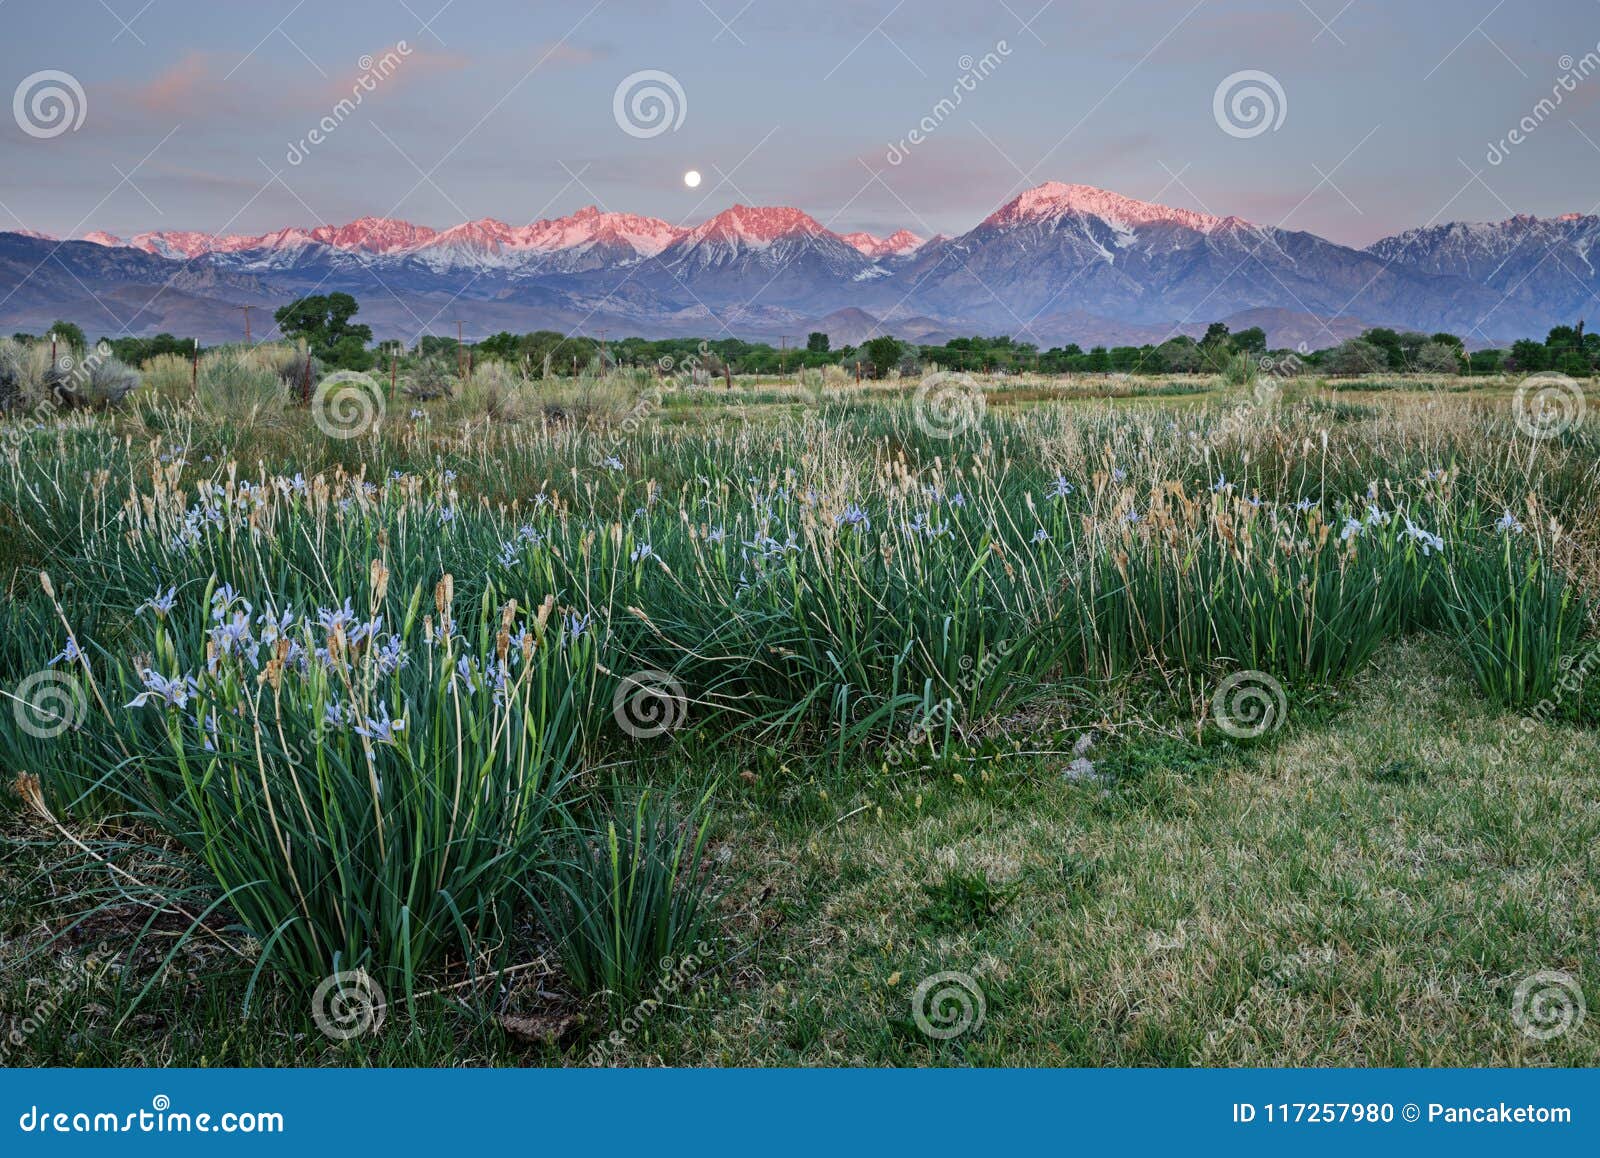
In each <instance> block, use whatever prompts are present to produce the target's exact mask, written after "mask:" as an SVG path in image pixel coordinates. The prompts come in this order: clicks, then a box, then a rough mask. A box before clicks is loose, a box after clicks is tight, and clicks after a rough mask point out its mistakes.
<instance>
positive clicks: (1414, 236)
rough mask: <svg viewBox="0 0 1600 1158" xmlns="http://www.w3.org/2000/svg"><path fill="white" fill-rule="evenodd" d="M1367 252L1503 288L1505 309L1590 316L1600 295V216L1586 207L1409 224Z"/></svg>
mask: <svg viewBox="0 0 1600 1158" xmlns="http://www.w3.org/2000/svg"><path fill="white" fill-rule="evenodd" d="M1367 252H1368V253H1370V254H1372V255H1373V256H1375V257H1378V258H1381V259H1382V260H1384V261H1386V262H1391V263H1393V264H1395V265H1397V266H1402V267H1404V268H1406V269H1412V270H1417V271H1420V272H1423V273H1430V274H1438V275H1442V276H1452V277H1461V278H1466V279H1468V280H1470V281H1473V282H1476V283H1478V284H1479V285H1484V286H1488V287H1489V288H1490V289H1493V290H1495V291H1496V292H1498V293H1500V294H1501V295H1502V298H1503V299H1504V301H1505V303H1506V304H1505V306H1503V307H1501V308H1509V309H1518V310H1529V309H1533V310H1540V311H1550V310H1554V311H1556V313H1557V314H1558V315H1559V320H1560V321H1564V322H1568V323H1570V322H1573V321H1576V320H1577V319H1578V318H1580V317H1583V316H1584V315H1585V311H1588V312H1589V313H1591V314H1592V313H1593V311H1594V307H1595V305H1596V295H1597V294H1600V265H1597V263H1600V217H1594V216H1587V215H1584V214H1581V213H1568V214H1564V215H1563V216H1561V217H1551V218H1539V217H1526V216H1517V217H1512V218H1509V219H1507V220H1505V221H1498V222H1489V223H1477V222H1475V223H1468V222H1459V221H1458V222H1452V223H1450V224H1448V225H1433V226H1428V227H1425V228H1422V229H1410V230H1407V231H1406V232H1404V233H1400V234H1396V235H1395V236H1393V237H1385V238H1383V239H1382V240H1381V241H1377V242H1374V243H1373V244H1372V245H1370V246H1368V247H1367ZM1540 336H1542V335H1540Z"/></svg>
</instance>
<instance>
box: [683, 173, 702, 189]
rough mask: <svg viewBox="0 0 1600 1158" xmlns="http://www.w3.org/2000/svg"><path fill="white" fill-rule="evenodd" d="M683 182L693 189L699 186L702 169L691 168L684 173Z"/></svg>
mask: <svg viewBox="0 0 1600 1158" xmlns="http://www.w3.org/2000/svg"><path fill="white" fill-rule="evenodd" d="M683 183H684V184H685V185H687V186H689V188H691V189H695V188H698V187H699V185H700V170H698V169H690V170H689V171H688V172H687V173H685V174H684V175H683Z"/></svg>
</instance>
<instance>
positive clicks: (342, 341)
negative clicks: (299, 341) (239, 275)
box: [272, 293, 372, 370]
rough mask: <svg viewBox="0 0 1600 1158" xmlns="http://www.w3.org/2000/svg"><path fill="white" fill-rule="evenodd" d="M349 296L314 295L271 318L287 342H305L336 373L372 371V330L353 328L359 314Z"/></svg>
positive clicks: (343, 294) (337, 294) (336, 294)
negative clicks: (369, 348)
mask: <svg viewBox="0 0 1600 1158" xmlns="http://www.w3.org/2000/svg"><path fill="white" fill-rule="evenodd" d="M360 310H361V306H360V305H359V304H358V303H357V302H356V299H355V298H353V297H351V296H350V295H349V294H346V293H332V294H326V295H324V294H313V295H312V296H310V297H305V298H299V299H297V300H295V301H292V302H290V303H289V304H288V305H286V306H284V307H283V308H282V309H280V310H278V311H277V312H275V313H274V314H273V315H272V318H273V321H275V322H277V323H278V330H279V332H280V333H282V334H283V336H284V337H286V338H304V339H305V341H306V344H307V345H308V346H310V347H311V352H312V353H313V354H315V355H316V356H317V357H318V358H320V359H321V360H322V361H323V362H324V363H325V364H327V365H328V366H331V367H333V368H334V369H337V370H370V369H371V368H372V352H371V351H370V350H368V349H367V343H368V342H370V341H372V327H370V326H360V325H352V324H351V322H350V319H351V318H353V317H355V315H356V314H357V313H358V312H360Z"/></svg>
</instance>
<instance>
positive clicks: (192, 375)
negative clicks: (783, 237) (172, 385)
mask: <svg viewBox="0 0 1600 1158" xmlns="http://www.w3.org/2000/svg"><path fill="white" fill-rule="evenodd" d="M189 392H190V393H191V394H193V395H194V396H195V397H196V398H198V397H200V339H199V338H196V339H195V340H194V361H192V362H191V363H190V364H189Z"/></svg>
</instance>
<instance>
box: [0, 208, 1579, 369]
mask: <svg viewBox="0 0 1600 1158" xmlns="http://www.w3.org/2000/svg"><path fill="white" fill-rule="evenodd" d="M4 236H6V237H9V238H10V239H12V240H11V241H10V242H9V243H8V245H9V248H11V249H17V250H19V252H20V250H22V249H27V248H28V247H30V246H31V247H35V249H36V251H37V255H38V256H39V257H40V258H41V259H45V258H47V255H48V254H49V253H51V252H53V250H51V249H50V248H49V247H51V246H55V247H58V248H59V247H71V248H72V249H73V250H74V251H75V252H76V253H77V255H78V256H77V258H76V259H75V260H76V264H78V265H80V266H82V267H83V268H84V269H85V270H86V271H88V273H87V276H88V279H89V280H85V281H83V282H82V285H81V287H80V288H81V290H82V291H83V292H82V293H80V294H78V295H77V296H78V297H80V298H82V299H83V308H84V310H85V312H93V313H97V314H104V315H109V316H107V317H105V319H104V324H105V325H106V326H107V328H108V329H109V330H112V331H115V329H116V327H117V325H119V324H120V325H127V324H130V320H129V319H127V318H123V317H119V316H117V315H116V313H115V311H112V310H108V309H101V308H97V307H94V305H93V303H92V302H90V301H89V300H88V299H89V298H94V297H96V295H97V294H98V293H99V292H100V289H107V290H108V289H110V288H111V287H113V286H124V285H127V284H128V283H130V282H131V283H134V284H139V283H141V281H154V280H173V279H178V278H183V279H187V280H186V281H185V283H184V284H185V285H186V286H191V287H192V286H193V285H194V278H195V275H196V273H197V271H200V270H210V271H213V272H214V280H213V281H211V282H206V283H203V284H202V285H201V287H200V292H201V295H202V296H201V298H200V299H199V300H202V301H203V300H204V298H203V295H204V293H205V292H211V293H214V294H216V295H217V302H216V305H217V309H216V311H215V313H216V319H215V322H214V323H212V322H208V328H207V330H206V332H203V333H201V334H200V336H201V337H203V338H207V337H211V336H212V335H211V333H210V329H211V328H216V329H223V330H227V329H231V328H232V326H233V324H234V323H235V321H236V310H235V307H236V306H237V305H240V304H257V305H263V306H264V305H267V304H275V303H278V302H281V301H287V300H289V299H291V298H292V297H294V296H297V295H299V294H302V293H306V292H312V291H314V290H316V291H320V292H327V291H329V290H335V289H338V290H344V291H347V292H353V293H357V294H358V295H363V305H364V306H366V307H369V308H368V312H366V313H364V314H363V318H364V319H365V318H366V317H367V316H368V314H369V313H376V314H378V315H380V316H378V317H377V318H376V319H375V324H374V330H375V332H377V333H379V334H380V336H396V337H415V335H414V334H407V333H406V330H407V329H408V328H409V329H415V328H416V326H417V324H418V323H419V322H420V321H421V320H422V319H427V318H430V317H433V316H436V314H437V312H438V310H439V308H440V306H441V305H443V306H450V303H457V306H458V307H459V308H462V309H465V310H467V311H468V312H471V313H475V314H478V315H482V316H483V318H484V319H485V324H488V319H489V318H490V317H491V316H492V317H493V318H494V319H495V320H496V324H497V325H498V326H499V328H514V327H516V326H522V327H523V328H539V327H540V326H545V327H547V328H559V329H566V328H568V327H570V326H574V325H576V326H584V325H593V326H596V327H598V326H602V325H604V326H608V327H611V328H614V329H628V330H631V331H633V332H639V333H647V332H655V333H659V334H662V335H663V336H666V335H668V334H678V333H686V332H687V333H693V332H703V331H707V330H709V331H710V332H712V333H717V332H738V333H740V334H749V335H751V336H774V335H777V334H784V333H794V332H798V331H799V329H800V327H802V326H804V325H809V324H811V323H812V322H815V321H816V320H817V319H819V318H826V317H828V316H830V315H836V314H839V313H840V312H841V311H848V310H859V311H861V314H862V316H863V317H866V318H871V319H874V323H873V324H878V325H882V326H885V327H889V328H892V327H893V326H894V325H895V324H897V323H904V324H906V325H913V324H915V325H916V326H918V327H925V328H927V329H928V330H929V332H951V333H975V332H979V331H983V332H988V333H1012V334H1013V335H1014V336H1016V337H1018V338H1019V339H1022V340H1027V341H1034V342H1037V343H1041V344H1044V343H1050V342H1058V343H1059V342H1065V341H1077V342H1079V344H1080V345H1086V344H1091V343H1094V342H1096V341H1097V340H1098V339H1097V337H1096V335H1097V334H1104V335H1106V336H1107V339H1108V340H1111V339H1112V337H1113V336H1117V337H1120V336H1123V335H1132V334H1160V333H1163V332H1165V333H1169V334H1175V333H1180V332H1187V331H1188V329H1189V328H1190V327H1192V326H1194V325H1196V324H1199V323H1205V322H1209V321H1211V320H1215V319H1218V318H1226V317H1230V316H1241V317H1243V316H1250V315H1251V314H1252V311H1254V312H1255V313H1256V314H1258V315H1259V316H1261V317H1263V318H1266V319H1269V320H1273V322H1274V324H1275V325H1277V326H1278V327H1279V328H1280V329H1281V331H1282V332H1283V334H1284V335H1285V336H1286V337H1287V336H1289V335H1291V334H1292V335H1294V337H1295V340H1296V342H1298V341H1303V340H1308V338H1307V335H1308V334H1309V335H1310V337H1311V339H1318V338H1319V336H1320V340H1321V342H1322V343H1325V344H1333V343H1334V342H1335V341H1337V340H1338V339H1339V338H1340V337H1342V336H1346V335H1347V334H1348V332H1349V330H1350V328H1351V326H1353V325H1356V324H1358V323H1359V324H1371V325H1380V324H1381V325H1392V326H1398V327H1405V328H1412V329H1422V330H1427V331H1429V332H1432V331H1434V330H1445V329H1447V330H1451V331H1452V332H1456V333H1460V334H1461V335H1462V336H1463V337H1465V338H1466V339H1468V340H1469V341H1470V342H1472V343H1474V344H1478V345H1482V344H1489V343H1499V342H1502V341H1505V340H1509V339H1511V338H1514V337H1522V336H1535V337H1537V336H1542V335H1543V333H1544V332H1546V331H1547V330H1548V328H1549V327H1550V325H1553V324H1558V323H1562V322H1568V323H1570V322H1571V321H1574V320H1576V317H1577V316H1581V311H1583V310H1585V309H1587V308H1589V307H1590V306H1592V305H1593V303H1594V302H1595V301H1596V300H1597V293H1600V273H1597V269H1596V266H1597V265H1600V261H1597V260H1596V259H1600V217H1594V216H1590V215H1583V214H1564V215H1562V216H1560V217H1556V218H1537V217H1530V216H1527V215H1518V216H1514V217H1512V218H1509V219H1507V220H1506V221H1503V222H1499V223H1477V224H1472V223H1448V224H1444V225H1438V226H1426V227H1422V228H1420V229H1415V230H1407V231H1403V232H1401V233H1398V234H1395V235H1393V236H1392V237H1388V238H1383V239H1380V240H1379V241H1377V242H1374V243H1373V244H1372V245H1370V246H1367V247H1365V248H1364V249H1355V248H1352V247H1349V246H1343V245H1339V244H1337V243H1334V242H1331V241H1327V240H1326V239H1323V238H1321V237H1318V236H1316V235H1315V234H1311V233H1308V232H1304V231H1293V230H1282V229H1276V228H1273V227H1270V226H1262V225H1258V224H1254V223H1251V222H1249V221H1246V220H1244V219H1242V218H1239V217H1236V216H1219V215H1216V214H1212V213H1201V212H1196V211H1194V210H1189V209H1182V208H1177V207H1172V206H1166V205H1161V204H1158V203H1155V202H1149V201H1140V200H1138V199H1136V198H1131V197H1126V196H1123V195H1122V194H1119V193H1115V192H1113V191H1110V190H1106V189H1101V188H1098V187H1096V186H1091V185H1081V184H1065V183H1062V182H1055V181H1049V182H1045V183H1044V184H1042V185H1039V186H1036V187H1034V188H1032V189H1028V190H1024V191H1022V192H1021V193H1019V194H1017V195H1016V196H1014V197H1012V198H1010V199H1009V200H1008V201H1007V202H1006V203H1005V204H1003V205H1001V206H999V207H998V208H996V209H995V211H994V212H992V213H990V214H989V215H988V216H987V217H985V218H984V219H983V220H981V221H979V222H978V223H977V224H976V225H975V226H973V227H972V228H971V229H969V230H968V231H966V232H965V233H962V234H960V235H958V236H955V237H945V236H937V237H934V238H931V239H928V240H924V239H922V238H921V237H919V236H918V235H917V234H914V233H912V232H911V231H909V230H898V231H895V232H893V233H890V234H888V235H887V236H882V237H880V236H876V235H874V234H871V233H865V232H859V231H857V232H852V233H844V234H841V233H837V232H835V231H833V230H832V229H830V228H828V227H827V226H825V225H823V224H822V223H821V222H819V221H818V220H817V219H816V218H815V217H813V216H811V215H809V214H807V213H806V212H804V211H803V210H801V209H798V208H794V207H791V206H751V205H732V206H729V207H728V208H726V209H723V210H721V211H720V212H718V213H715V214H713V215H711V216H710V217H707V218H706V219H704V220H703V221H701V222H700V223H699V224H696V225H689V224H680V225H674V224H672V223H670V222H667V221H665V220H663V219H660V218H655V217H649V216H644V215H639V214H629V213H621V212H612V211H606V210H602V209H600V208H599V207H598V206H593V205H590V206H585V207H584V208H582V209H580V210H578V211H577V212H575V213H572V214H569V215H567V216H565V217H557V218H552V219H539V220H537V221H534V222H531V223H529V224H528V225H524V226H513V225H509V224H507V223H506V222H503V221H499V220H497V219H494V218H479V219H476V220H473V221H466V222H462V223H459V224H457V225H453V226H449V227H447V228H443V229H439V228H434V227H432V226H428V225H420V224H414V223H412V222H409V221H405V220H402V219H398V218H389V217H375V216H365V217H361V218H358V219H356V220H355V221H352V222H348V223H345V224H343V225H332V224H322V225H318V226H315V227H310V228H307V227H303V226H293V225H291V226H286V227H284V228H281V229H278V230H275V231H272V232H269V233H264V234H259V235H246V234H227V235H221V236H218V235H211V234H205V233H201V232H195V231H183V230H171V231H162V232H149V233H140V234H135V235H133V236H132V237H131V238H129V239H127V240H126V241H124V240H123V239H122V238H119V237H115V236H113V235H110V234H106V233H100V232H96V233H91V234H89V235H87V236H86V237H85V238H84V239H83V240H82V241H77V242H66V243H57V242H52V241H48V240H45V239H43V238H40V237H37V236H28V235H24V234H20V233H18V234H9V235H4ZM4 248H5V247H0V249H4ZM95 249H99V250H102V251H104V252H105V253H106V254H107V255H112V254H118V253H129V252H132V253H139V254H142V255H145V256H146V257H148V258H149V259H150V260H151V261H154V262H169V263H171V265H172V267H173V268H171V269H169V270H168V271H167V273H166V275H165V278H164V279H163V278H162V275H161V273H160V270H161V269H162V267H161V266H158V265H150V264H148V263H140V262H130V261H123V260H120V259H118V260H111V261H107V262H96V261H94V260H92V256H91V255H90V251H92V250H95ZM4 256H5V254H4V252H0V271H5V270H7V268H8V267H7V265H6V263H5V261H4V260H3V258H4ZM1551 258H1554V260H1550V259H1551ZM33 264H34V265H35V266H36V265H37V264H38V262H37V261H36V262H34V263H33ZM13 266H14V268H15V269H16V271H17V272H16V277H17V280H18V283H19V284H18V285H17V286H16V288H13V289H12V290H10V294H9V296H8V297H7V299H6V302H5V303H4V304H0V325H3V324H6V320H7V319H8V318H12V319H14V318H17V317H21V316H23V315H26V316H29V317H31V316H34V315H35V314H37V313H39V312H41V311H43V310H45V309H47V308H55V307H54V306H49V307H47V306H46V305H45V304H44V303H43V302H41V301H37V300H34V299H35V297H36V296H37V295H36V294H35V288H34V287H33V286H31V285H30V284H29V283H30V279H31V277H32V275H31V274H30V268H31V267H30V266H29V265H28V263H27V262H26V261H24V260H21V259H19V260H17V261H16V262H14V263H13ZM95 278H103V279H104V280H103V283H102V285H101V286H100V287H96V285H95V284H94V279H95ZM44 296H45V297H46V298H48V299H49V301H51V302H54V303H57V304H62V305H64V304H66V302H67V301H69V300H70V299H72V298H73V297H74V293H73V291H72V290H71V289H70V288H69V287H66V286H61V285H55V284H52V285H51V287H50V292H49V293H48V294H45V295H44ZM380 298H382V299H386V300H385V301H384V302H383V303H382V304H381V305H379V304H378V303H377V299H380ZM235 299H239V300H235ZM458 299H459V302H458ZM373 307H375V309H374V308H373ZM197 308H198V307H197ZM200 312H202V313H203V312H204V310H203V308H200ZM408 314H409V315H410V318H409V320H408V319H407V318H406V317H405V315H408ZM58 316H60V315H58ZM851 316H853V315H851ZM146 317H148V313H147V312H146V311H141V312H140V314H139V316H138V317H136V318H135V319H133V322H134V323H136V324H137V325H140V326H143V325H144V324H145V318H146ZM224 319H227V320H226V322H224ZM848 328H850V329H851V330H856V329H861V328H862V326H860V325H856V324H852V325H851V326H850V327H848ZM213 340H214V339H213ZM1311 344H1318V342H1317V341H1316V340H1312V342H1311Z"/></svg>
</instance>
